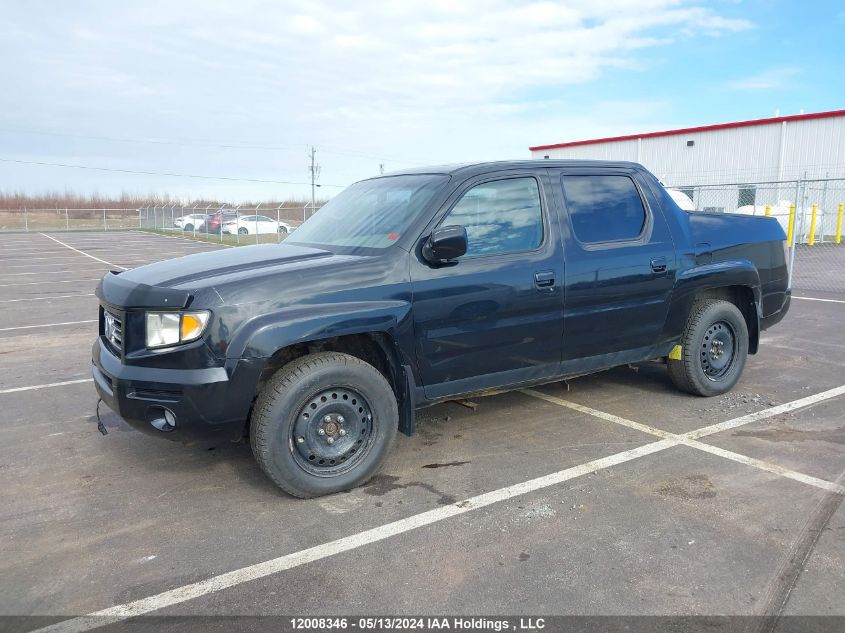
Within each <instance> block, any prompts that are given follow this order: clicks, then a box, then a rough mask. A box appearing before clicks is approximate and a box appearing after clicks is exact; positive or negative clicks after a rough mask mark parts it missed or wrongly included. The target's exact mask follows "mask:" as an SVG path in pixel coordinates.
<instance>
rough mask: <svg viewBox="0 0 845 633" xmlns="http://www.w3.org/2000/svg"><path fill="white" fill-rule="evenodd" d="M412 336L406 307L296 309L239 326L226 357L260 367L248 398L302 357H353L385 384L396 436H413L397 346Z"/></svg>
mask: <svg viewBox="0 0 845 633" xmlns="http://www.w3.org/2000/svg"><path fill="white" fill-rule="evenodd" d="M411 331H412V330H411V323H410V304H409V303H408V302H405V301H385V302H361V303H355V304H354V305H349V304H345V303H344V304H331V305H322V306H297V307H295V308H291V309H287V310H284V311H281V312H278V313H274V314H264V315H261V316H259V317H256V318H255V319H253V320H251V321H249V322H247V323H245V324H243V326H242V327H240V328H239V330H238V332H236V333H235V335H234V336H233V338H232V339H231V341H230V343H229V346H228V350H227V356H228V357H229V358H233V357H237V358H252V359H260V361H261V363H262V365H263V367H262V369H261V371H260V373H259V377H258V381H257V383H256V385H255V393H254V394H253V398H254V397H256V396H257V394H258V392H259V391H260V390H261V388H262V387H263V386H264V384H266V382H267V380H268V379H269V378H270V376H272V375H273V374H274V373H275V372H276V371H278V370H279V369H280V368H281V367H284V366H285V365H286V364H288V363H290V362H291V361H293V360H295V359H297V358H301V357H302V356H304V355H307V354H312V353H316V352H320V351H333V352H341V353H344V354H349V355H350V356H355V357H356V358H359V359H361V360H363V361H364V362H366V363H369V364H370V365H372V366H373V367H375V368H376V369H377V370H378V371H379V372H380V373H381V374H382V375H383V376H384V377H385V378H386V379H387V381H388V383H390V386H391V388H392V389H393V392H394V395H395V396H396V401H397V405H398V408H399V430H400V431H401V432H403V433H405V434H406V435H412V434H413V433H414V429H415V415H414V411H415V408H416V395H415V394H416V380H415V376H414V367H413V366H414V363H413V361H412V359H411V358H410V357H408V356H407V355H406V354H405V353H404V352H403V345H402V341H403V340H405V339H408V340H411V341H412V335H411ZM407 345H412V343H407V342H406V347H407ZM408 349H413V347H412V346H411V347H409V348H408Z"/></svg>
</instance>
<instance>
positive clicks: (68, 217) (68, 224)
mask: <svg viewBox="0 0 845 633" xmlns="http://www.w3.org/2000/svg"><path fill="white" fill-rule="evenodd" d="M65 230H66V231H70V216H69V215H68V213H67V207H65Z"/></svg>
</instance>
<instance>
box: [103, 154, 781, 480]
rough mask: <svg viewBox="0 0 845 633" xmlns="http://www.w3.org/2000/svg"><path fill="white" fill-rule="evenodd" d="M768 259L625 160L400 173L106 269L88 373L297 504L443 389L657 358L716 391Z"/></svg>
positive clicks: (773, 309) (748, 332)
mask: <svg viewBox="0 0 845 633" xmlns="http://www.w3.org/2000/svg"><path fill="white" fill-rule="evenodd" d="M786 262H787V259H786V243H785V236H784V233H783V230H782V229H781V227H780V225H779V224H778V222H777V220H775V219H774V218H766V217H750V216H738V215H727V214H718V215H717V214H704V213H688V212H685V211H682V210H681V209H679V208H678V206H677V205H676V204H675V202H674V201H673V200H672V198H671V197H670V196H669V195H668V194H667V193H666V191H665V190H664V189H663V187H662V186H661V185H660V183H659V182H658V181H657V180H656V179H655V178H654V176H652V175H651V174H650V173H649V172H648V171H646V170H645V169H644V168H643V167H641V166H640V165H637V164H633V163H625V162H594V161H554V160H544V161H516V162H496V163H482V164H471V165H459V166H448V167H431V168H426V169H416V170H412V171H405V172H401V173H396V174H391V175H386V176H381V177H378V178H372V179H370V180H364V181H361V182H359V183H357V184H354V185H352V186H350V187H349V188H347V189H346V190H344V191H343V192H342V193H340V194H339V195H338V196H337V197H335V198H333V199H332V200H331V201H330V202H329V203H328V204H327V205H326V206H325V207H323V209H321V210H320V211H319V212H318V213H317V214H315V215H314V216H313V217H312V218H310V219H309V220H308V221H307V222H305V223H304V224H303V225H302V226H301V227H300V228H299V229H297V230H296V231H295V232H294V233H293V234H292V235H291V236H290V237H288V238H287V239H286V240H284V242H283V243H281V244H278V245H261V246H248V247H244V248H237V249H231V250H225V251H216V252H211V253H201V254H196V255H189V256H187V257H182V258H179V259H173V260H169V261H163V262H159V263H155V264H150V265H148V266H143V267H140V268H136V269H134V270H129V271H126V272H121V273H116V272H112V273H109V274H107V275H106V276H105V277H104V278H103V280H102V281H101V282H100V284H99V286H98V288H97V296H98V297H99V299H100V304H101V306H100V335H99V337H98V338H97V340H96V342H95V343H94V348H93V375H94V379H95V384H96V388H97V391H98V393H99V395H100V397H101V398H102V399H103V400H104V401H105V402H106V403H107V404H108V405H109V406H110V407H111V408H112V409H114V411H115V412H117V413H118V414H119V415H120V416H122V417H123V418H124V419H125V420H126V421H127V422H128V423H130V424H131V425H132V426H134V427H135V428H137V429H139V430H141V431H145V432H147V433H150V434H153V435H158V436H162V437H167V438H172V439H182V440H193V439H197V438H207V437H218V438H220V437H232V438H239V437H243V436H244V434H245V433H247V432H248V435H249V439H250V442H251V444H252V449H253V452H254V454H255V457H256V459H257V461H258V463H259V464H260V466H261V468H262V469H263V470H264V472H265V473H266V474H267V475H268V476H269V477H270V478H271V479H272V480H273V481H274V482H275V483H276V484H278V486H279V487H281V488H283V489H284V490H285V491H287V492H288V493H290V494H292V495H295V496H299V497H311V496H317V495H321V494H326V493H331V492H336V491H340V490H347V489H349V488H352V487H354V486H357V485H360V484H362V483H363V482H365V481H366V480H368V479H369V478H370V477H371V476H372V475H373V474H374V473H375V472H376V471H377V469H378V468H379V466H380V465H381V463H382V461H383V460H384V458H385V456H386V455H387V453H388V451H389V450H390V447H391V444H392V443H393V440H394V438H395V436H396V433H397V431H401V432H404V433H406V434H409V435H410V434H412V433H413V431H414V420H415V418H414V412H415V410H416V409H418V408H420V407H425V406H428V405H431V404H434V403H437V402H441V401H444V400H449V399H452V398H456V397H460V396H466V395H470V394H478V393H483V392H485V391H489V390H501V389H516V388H520V387H526V386H529V385H537V384H541V383H547V382H552V381H557V380H561V379H563V378H567V377H571V376H575V375H580V374H586V373H590V372H595V371H599V370H602V369H606V368H609V367H613V366H616V365H621V364H625V363H634V362H639V361H646V360H654V359H665V361H666V363H667V369H668V373H669V377H670V378H671V380H672V381H673V382H674V384H675V385H677V387H679V388H680V389H682V390H683V391H686V392H689V393H691V394H697V395H700V396H712V395H716V394H721V393H724V392H725V391H727V390H729V389H731V388H732V387H733V385H734V384H735V383H736V382H737V380H738V379H739V376H740V374H741V372H742V370H743V367H744V366H745V361H746V356H747V354H749V353H751V354H753V353H755V352H756V351H757V345H758V341H759V338H760V332H761V331H762V330H764V329H765V328H767V327H769V326H771V325H773V324H775V323H777V322H778V321H780V319H782V318H783V316H784V315H785V314H786V311H787V309H788V307H789V302H790V289H789V282H788V271H787V263H786ZM515 423H516V422H515Z"/></svg>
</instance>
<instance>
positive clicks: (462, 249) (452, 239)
mask: <svg viewBox="0 0 845 633" xmlns="http://www.w3.org/2000/svg"><path fill="white" fill-rule="evenodd" d="M466 252H467V230H466V229H465V228H464V227H462V226H441V227H439V228H436V229H434V231H432V232H431V235H429V236H428V239H427V240H426V241H425V243H424V244H423V247H422V256H423V258H424V259H425V260H426V261H427V262H429V263H430V264H445V263H447V262H450V261H452V260H453V259H457V258H458V257H460V256H461V255H464V254H466Z"/></svg>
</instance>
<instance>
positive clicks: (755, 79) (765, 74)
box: [728, 66, 801, 90]
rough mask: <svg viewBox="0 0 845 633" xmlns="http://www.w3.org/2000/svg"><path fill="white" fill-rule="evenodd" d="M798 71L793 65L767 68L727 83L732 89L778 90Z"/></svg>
mask: <svg viewBox="0 0 845 633" xmlns="http://www.w3.org/2000/svg"><path fill="white" fill-rule="evenodd" d="M800 72H801V69H800V68H797V67H795V66H785V67H782V68H768V69H766V70H763V71H761V72H759V73H757V74H756V75H751V76H749V77H742V78H740V79H734V80H732V81H730V82H728V85H729V86H730V87H731V88H733V89H734V90H778V89H781V88H785V87H787V86H788V85H790V84H791V83H792V81H793V79H794V78H795V76H796V75H798V74H799V73H800Z"/></svg>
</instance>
